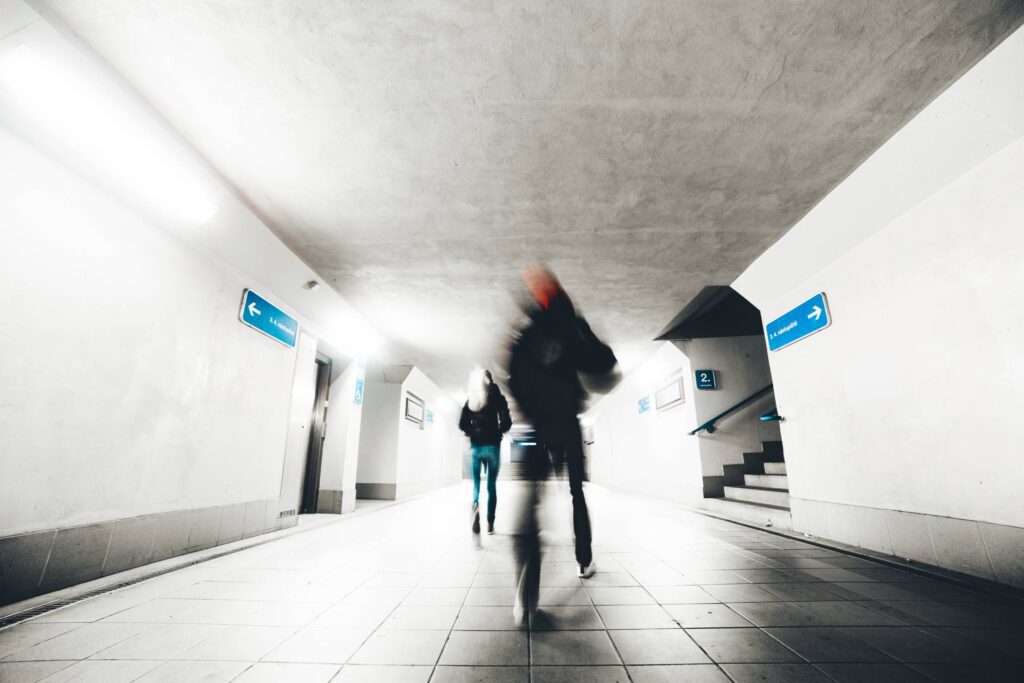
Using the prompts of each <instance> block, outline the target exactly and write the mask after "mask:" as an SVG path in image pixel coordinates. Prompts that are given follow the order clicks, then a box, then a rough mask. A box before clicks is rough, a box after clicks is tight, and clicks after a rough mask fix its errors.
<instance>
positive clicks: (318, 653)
mask: <svg viewBox="0 0 1024 683" xmlns="http://www.w3.org/2000/svg"><path fill="white" fill-rule="evenodd" d="M370 632H371V631H370V629H366V628H360V629H330V628H327V629H325V628H304V629H302V630H301V631H299V632H298V633H296V634H295V635H293V636H292V637H290V638H288V639H287V640H285V641H284V642H283V643H281V644H280V645H278V646H277V647H275V648H274V649H273V650H271V651H270V652H269V653H267V655H266V656H264V657H263V659H264V661H270V662H297V663H310V664H343V663H345V662H346V661H348V659H349V657H351V656H352V654H353V653H354V652H355V651H356V650H358V649H359V647H360V646H361V645H362V644H363V643H364V642H365V641H366V639H367V638H369V636H370Z"/></svg>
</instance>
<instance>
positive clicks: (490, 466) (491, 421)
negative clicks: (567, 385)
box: [459, 367, 512, 534]
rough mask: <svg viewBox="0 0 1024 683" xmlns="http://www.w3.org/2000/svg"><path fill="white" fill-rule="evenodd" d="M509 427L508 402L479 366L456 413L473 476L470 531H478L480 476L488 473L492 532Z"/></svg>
mask: <svg viewBox="0 0 1024 683" xmlns="http://www.w3.org/2000/svg"><path fill="white" fill-rule="evenodd" d="M511 428H512V416H511V415H510V414H509V411H508V401H506V400H505V397H504V396H502V394H501V390H500V389H499V388H498V385H497V384H495V383H494V380H493V378H492V377H491V373H490V371H488V370H484V369H483V368H481V367H476V368H473V370H472V371H471V372H470V373H469V386H468V397H467V399H466V403H465V404H464V405H463V406H462V414H461V415H460V416H459V429H461V430H462V432H463V434H465V435H466V436H468V437H469V443H470V451H471V456H472V461H471V463H470V473H471V474H472V477H473V509H472V519H473V533H474V534H479V533H480V475H481V469H485V470H486V472H487V533H489V534H493V533H494V513H495V509H496V508H497V505H498V487H497V480H498V470H499V469H500V467H501V437H502V436H503V435H504V434H505V432H507V431H508V430H509V429H511Z"/></svg>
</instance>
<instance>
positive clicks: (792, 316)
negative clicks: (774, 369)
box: [765, 292, 832, 351]
mask: <svg viewBox="0 0 1024 683" xmlns="http://www.w3.org/2000/svg"><path fill="white" fill-rule="evenodd" d="M831 324H832V318H831V317H830V316H829V314H828V304H827V303H826V301H825V293H824V292H821V293H820V294H815V295H814V296H812V297H811V298H810V299H808V300H807V301H805V302H803V303H802V304H800V305H799V306H797V307H796V308H794V309H793V310H791V311H789V312H788V313H786V314H785V315H782V316H779V317H778V318H776V319H775V320H773V321H771V322H770V323H768V325H767V327H766V328H765V332H766V333H767V335H768V348H769V349H771V350H772V351H778V350H779V349H781V348H783V347H785V346H789V345H790V344H792V343H794V342H798V341H800V340H801V339H803V338H804V337H806V336H808V335H811V334H814V333H815V332H820V331H821V330H823V329H825V328H826V327H828V326H829V325H831Z"/></svg>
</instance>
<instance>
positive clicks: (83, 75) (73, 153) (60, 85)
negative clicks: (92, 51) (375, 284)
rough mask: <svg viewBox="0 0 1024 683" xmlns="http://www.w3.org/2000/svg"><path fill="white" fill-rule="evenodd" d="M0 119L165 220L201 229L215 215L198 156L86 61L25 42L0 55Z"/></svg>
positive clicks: (214, 208) (85, 173) (213, 204)
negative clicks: (61, 56) (39, 49)
mask: <svg viewBox="0 0 1024 683" xmlns="http://www.w3.org/2000/svg"><path fill="white" fill-rule="evenodd" d="M0 121H3V122H4V123H6V124H7V125H9V126H10V127H11V128H12V129H14V130H15V131H16V132H18V133H19V134H22V135H24V136H25V137H26V138H27V139H28V140H29V141H30V142H32V143H33V144H36V145H38V146H41V147H43V148H44V149H47V150H48V151H49V152H50V153H52V154H55V155H57V156H58V157H59V158H61V160H62V161H65V162H67V163H68V164H69V165H70V166H72V167H74V168H77V169H78V170H79V171H80V172H83V174H84V175H86V177H88V178H89V179H90V180H93V181H94V182H97V183H99V184H101V185H104V186H107V187H108V188H109V189H111V190H113V191H114V192H116V193H118V194H121V195H122V196H124V197H125V198H126V199H127V200H128V201H129V202H131V203H140V204H142V208H148V209H151V210H153V211H155V212H156V214H157V216H158V217H159V218H161V219H168V218H169V219H171V220H183V221H188V222H190V223H197V224H198V223H203V222H205V221H206V220H207V219H209V218H210V217H211V216H212V215H213V213H214V212H215V211H216V208H217V207H216V204H215V203H214V201H213V197H212V193H211V192H210V189H209V187H208V185H206V184H204V182H203V180H204V179H203V177H202V172H201V169H200V167H199V166H198V164H197V163H196V162H195V159H194V157H192V156H191V155H190V154H189V153H188V152H187V151H186V149H185V148H184V147H183V146H182V145H181V143H180V142H179V141H177V140H176V139H174V137H173V136H172V135H170V134H169V133H168V131H167V130H166V128H165V127H164V125H163V124H162V123H161V122H159V121H157V120H156V119H155V118H154V117H153V116H152V115H150V114H149V113H148V112H147V111H145V110H144V109H143V108H142V107H140V106H139V105H138V103H137V102H135V101H134V100H133V99H132V98H130V97H128V96H127V95H126V94H125V93H124V92H123V91H122V90H121V89H120V88H118V87H115V86H114V84H112V83H111V82H110V81H109V80H108V79H105V78H103V77H102V74H101V73H100V72H98V71H97V70H95V69H91V68H89V66H88V62H86V61H85V60H84V59H83V60H81V61H74V60H59V61H58V60H56V59H53V58H51V57H48V56H45V55H42V54H40V53H37V52H36V51H34V50H32V49H30V48H29V47H27V46H26V45H19V46H17V47H15V48H13V49H11V50H9V51H7V52H6V53H5V54H2V55H0Z"/></svg>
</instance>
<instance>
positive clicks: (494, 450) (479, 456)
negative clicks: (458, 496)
mask: <svg viewBox="0 0 1024 683" xmlns="http://www.w3.org/2000/svg"><path fill="white" fill-rule="evenodd" d="M470 450H471V451H472V453H473V461H472V463H471V465H470V471H471V472H472V473H473V505H474V507H475V506H477V505H479V503H480V468H481V467H486V468H487V520H488V521H491V522H493V521H494V509H495V508H496V507H497V505H498V470H499V469H500V468H501V450H500V449H499V448H498V447H497V446H471V447H470Z"/></svg>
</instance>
